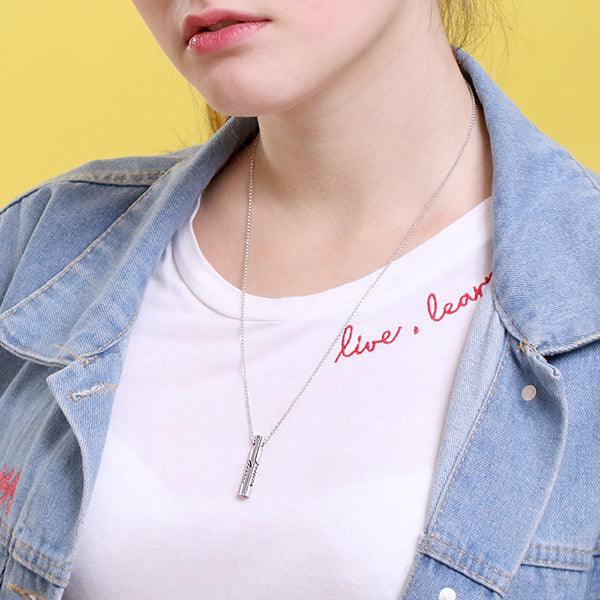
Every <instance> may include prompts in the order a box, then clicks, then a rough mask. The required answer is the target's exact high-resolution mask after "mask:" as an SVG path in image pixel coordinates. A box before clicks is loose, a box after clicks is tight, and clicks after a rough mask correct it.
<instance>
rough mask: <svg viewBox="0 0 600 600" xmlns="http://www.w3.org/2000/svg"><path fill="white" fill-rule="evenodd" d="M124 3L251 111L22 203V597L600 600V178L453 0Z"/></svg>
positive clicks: (207, 85) (2, 581)
mask: <svg viewBox="0 0 600 600" xmlns="http://www.w3.org/2000/svg"><path fill="white" fill-rule="evenodd" d="M135 4H136V6H137V8H138V10H139V11H140V13H141V15H142V17H143V18H144V19H145V21H146V23H147V24H148V26H149V27H150V29H151V30H152V32H153V34H154V35H155V37H156V39H157V40H158V42H159V43H160V44H161V46H162V47H163V49H164V50H165V52H166V53H167V55H168V56H169V58H170V59H171V60H172V62H173V64H174V65H175V66H176V67H177V68H178V69H179V70H180V71H181V73H182V74H183V75H184V77H186V78H187V79H188V80H189V81H190V82H191V83H193V84H194V85H195V86H196V87H197V88H198V89H199V90H200V92H201V93H202V94H203V96H204V97H205V98H206V99H207V101H208V102H209V104H210V105H211V106H212V107H213V108H216V109H218V110H219V111H220V112H222V113H225V114H228V115H235V116H234V117H232V118H230V119H229V120H228V121H227V122H226V123H225V124H224V125H223V126H222V127H221V128H220V129H219V130H218V131H217V132H216V134H215V135H214V136H213V137H212V138H211V139H210V140H209V141H208V142H207V143H206V144H204V145H202V146H195V147H192V148H186V149H183V150H180V151H177V152H173V153H170V154H166V155H162V156H151V157H121V158H115V159H111V160H98V161H91V162H90V163H86V164H84V165H81V166H79V167H77V168H76V169H73V170H72V171H69V172H68V173H63V174H61V175H58V176H57V177H55V178H53V179H52V180H49V181H47V182H43V183H41V184H39V185H38V186H36V187H35V188H33V189H31V190H29V191H28V192H26V193H25V194H23V195H22V196H20V197H19V198H17V199H15V200H14V201H13V202H12V203H11V204H10V205H9V206H8V207H6V208H5V209H4V211H3V212H2V213H1V216H0V235H1V237H2V239H3V240H5V241H6V242H5V246H6V247H7V248H8V250H7V251H5V252H4V255H5V256H6V257H7V260H6V262H5V264H3V265H2V267H1V269H0V283H1V286H0V291H1V292H2V295H1V296H0V298H2V304H1V305H0V366H1V368H0V393H1V394H2V395H1V396H0V422H1V423H2V424H3V428H2V430H1V431H0V463H2V464H3V465H4V467H3V471H2V478H1V481H2V494H1V496H0V502H1V503H0V507H1V508H2V509H3V512H2V521H0V524H1V525H2V527H1V528H0V534H1V537H0V567H2V568H0V574H1V575H0V599H2V600H4V598H6V599H7V600H8V599H9V598H17V597H19V596H20V597H22V598H26V599H34V600H42V599H44V600H54V599H58V598H61V597H64V598H70V599H72V600H75V599H77V600H92V599H93V600H100V599H104V598H127V599H128V600H132V599H137V598H139V599H142V598H143V599H144V600H148V599H150V598H152V599H159V598H160V599H163V598H190V599H191V598H200V597H202V598H211V599H219V600H220V599H225V598H239V597H247V598H256V599H258V598H261V599H264V598H278V599H279V598H285V599H286V600H295V599H299V598H303V599H305V598H311V599H321V598H323V599H325V598H328V599H330V598H344V599H345V600H347V599H349V598H361V599H365V598H377V599H382V598H390V599H392V598H402V599H404V600H409V599H410V600H413V599H414V600H417V599H418V600H425V599H439V600H463V599H473V600H475V599H484V598H489V599H490V600H491V599H492V598H497V597H498V596H500V597H503V598H508V599H511V600H533V599H536V600H537V599H539V598H549V599H550V598H552V599H553V600H554V599H567V598H568V599H569V600H573V599H582V600H583V599H585V600H595V599H596V598H597V597H598V596H599V595H600V590H599V586H600V565H599V558H598V555H599V554H600V550H599V546H600V544H599V543H598V540H599V534H600V531H599V526H598V523H599V522H600V478H599V473H598V469H597V464H598V461H599V460H600V445H599V444H598V437H597V432H598V430H599V429H598V427H599V426H600V403H598V402H597V400H598V390H599V389H600V369H599V368H598V365H599V364H600V342H599V341H598V340H599V338H600V333H599V332H600V309H599V308H598V307H599V306H600V303H598V288H597V283H595V282H597V281H598V280H600V268H599V265H600V261H599V260H598V259H599V258H600V257H599V251H598V231H599V228H600V211H599V210H598V207H599V206H600V177H599V176H598V174H597V173H594V172H592V171H591V170H589V169H587V168H586V167H584V166H583V165H581V164H580V163H578V162H577V161H576V160H575V159H574V158H573V157H572V156H571V155H570V154H569V153H568V152H567V151H566V150H565V149H563V148H561V147H560V146H559V145H557V144H556V143H555V142H554V141H553V140H551V139H550V138H549V137H548V136H546V135H545V134H544V133H542V132H541V131H540V130H538V129H537V128H536V127H535V126H534V125H533V123H531V122H530V121H528V120H527V119H526V118H525V116H524V115H523V114H522V113H521V112H520V111H519V110H518V108H517V107H516V106H515V105H514V104H513V103H512V102H511V101H510V100H509V99H508V97H507V96H505V95H504V94H503V93H502V91H501V90H500V88H499V87H497V86H496V85H495V83H494V82H493V80H492V79H491V78H490V77H489V75H488V74H487V73H486V72H485V71H484V70H483V68H482V67H481V66H480V65H479V64H478V63H477V62H476V61H475V59H474V58H473V57H472V56H470V55H469V54H468V53H467V52H466V51H464V50H463V49H462V48H458V47H454V46H452V45H450V44H449V42H448V38H447V35H446V34H447V32H446V30H445V29H444V27H443V26H442V21H443V20H442V17H441V10H440V7H439V6H438V5H437V4H436V3H426V2H396V1H392V0H390V1H389V2H378V3H375V5H369V7H368V10H366V9H365V5H364V4H359V3H357V2H351V3H350V4H349V3H348V2H345V3H341V2H340V1H338V0H328V1H327V2H320V3H319V4H318V6H317V5H311V3H306V2H304V3H297V2H279V3H277V5H273V6H272V7H267V8H258V7H257V8H256V9H254V8H252V7H244V12H243V14H242V13H240V12H236V13H235V14H233V15H232V14H231V13H223V12H216V11H213V10H212V9H210V10H209V9H208V8H207V7H202V8H196V7H189V6H187V5H184V3H171V2H151V1H150V0H137V1H136V2H135ZM239 8H240V7H236V10H237V9H239ZM230 20H234V21H244V22H245V24H242V25H240V24H237V25H236V24H232V25H230V24H229V21H230ZM219 21H221V23H220V25H222V26H225V27H224V28H223V29H222V31H221V32H216V33H214V32H203V31H202V30H203V29H204V28H208V29H217V28H218V27H220V25H219V24H218V22H219ZM211 23H213V25H211ZM254 115H259V116H258V117H254ZM250 242H251V243H250ZM292 409H293V411H292Z"/></svg>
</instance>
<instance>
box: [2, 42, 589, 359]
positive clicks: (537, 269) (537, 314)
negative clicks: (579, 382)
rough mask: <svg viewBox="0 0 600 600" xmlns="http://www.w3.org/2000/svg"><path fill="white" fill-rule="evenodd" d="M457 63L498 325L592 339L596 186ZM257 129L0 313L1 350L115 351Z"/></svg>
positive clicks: (242, 123) (145, 198) (191, 164)
mask: <svg viewBox="0 0 600 600" xmlns="http://www.w3.org/2000/svg"><path fill="white" fill-rule="evenodd" d="M454 54H455V57H456V59H457V61H458V64H459V66H460V68H461V70H462V72H463V75H464V76H465V77H466V78H467V79H468V80H469V82H470V83H471V84H472V86H473V90H474V92H475V95H476V97H477V99H478V101H479V102H480V103H481V105H482V108H483V112H484V117H485V120H486V125H487V128H488V132H489V137H490V143H491V150H492V160H493V182H492V206H493V209H492V214H493V221H494V223H493V246H494V251H493V278H492V282H491V283H492V285H491V290H492V294H493V298H494V303H495V307H496V309H497V311H498V314H499V316H500V318H501V320H502V322H503V324H504V326H505V327H506V329H507V330H508V331H509V332H510V333H511V334H512V335H513V336H515V337H516V338H518V339H519V340H521V341H526V342H528V343H529V344H531V345H533V346H534V347H536V348H537V349H538V350H539V351H540V352H541V353H542V354H553V353H557V352H560V351H564V350H567V349H570V348H574V347H577V346H579V345H582V344H584V343H586V342H589V341H592V340H593V339H597V338H600V302H598V293H597V291H596V287H595V284H594V283H593V282H597V281H600V261H599V260H598V258H599V256H598V250H597V247H598V233H597V232H598V231H599V230H600V211H599V210H598V206H599V201H600V189H599V187H598V185H597V184H596V183H595V182H594V181H593V180H592V178H591V176H590V174H589V173H586V171H585V170H584V168H583V167H582V165H581V164H579V163H578V162H577V161H576V160H575V159H574V158H573V157H572V156H571V155H570V154H569V153H568V152H567V151H566V150H565V149H564V148H562V147H561V146H559V145H558V144H557V143H556V142H554V141H553V140H552V139H551V138H550V137H548V136H547V135H545V134H544V133H543V132H541V131H540V130H539V129H538V128H537V127H536V126H535V125H534V124H533V123H532V122H531V121H530V120H528V119H527V118H526V117H525V115H524V114H523V113H522V112H521V111H520V110H519V109H518V108H517V106H516V105H515V104H514V103H513V102H512V101H511V100H510V99H509V98H508V96H507V95H506V94H505V93H504V92H503V91H502V90H501V89H500V87H498V85H497V84H496V83H495V82H494V80H493V79H492V78H491V77H490V76H489V75H488V73H487V72H486V71H485V70H484V69H483V68H482V66H481V65H480V64H479V63H478V62H477V61H476V60H475V58H474V57H473V56H471V55H470V54H468V53H467V52H466V51H464V50H462V49H461V48H455V49H454ZM257 131H258V121H257V119H256V118H255V117H232V118H230V119H229V120H228V121H227V122H226V123H225V125H224V126H223V127H222V128H221V129H220V130H219V131H218V132H217V133H216V134H215V135H214V136H213V137H212V138H211V139H210V140H209V141H208V142H207V143H206V144H203V145H200V146H199V147H198V149H197V150H195V151H193V152H190V154H189V155H187V156H186V157H185V158H184V159H182V160H181V161H179V162H178V163H176V164H175V165H174V166H173V167H172V168H170V169H169V170H168V171H166V172H165V173H164V174H163V175H161V176H160V177H159V178H158V179H157V180H156V181H155V182H154V183H152V185H150V186H149V187H148V188H147V189H146V191H145V192H144V193H143V194H141V196H139V197H138V198H137V199H136V200H135V201H134V202H133V203H132V204H131V206H129V208H128V209H127V211H126V212H125V213H124V214H122V215H121V216H119V217H118V218H117V219H116V221H115V222H114V223H112V224H111V226H110V227H109V228H108V229H107V230H106V231H105V232H104V233H103V234H102V235H100V236H99V238H97V239H96V240H94V242H92V243H91V244H90V245H89V246H88V247H87V248H86V249H85V250H84V251H83V252H82V253H81V254H80V255H79V256H78V257H77V258H76V259H75V260H73V261H71V263H70V264H69V265H68V266H67V267H65V269H63V271H61V273H60V274H59V275H57V276H55V277H53V278H52V279H50V280H49V281H47V282H45V283H44V284H43V285H41V286H40V287H39V288H38V289H37V290H36V291H34V292H33V293H31V294H29V295H28V296H27V297H25V298H24V299H23V300H21V301H20V302H19V303H18V304H16V305H14V306H13V307H12V308H8V309H7V310H5V311H4V312H3V313H1V314H0V344H2V345H3V346H5V347H7V348H8V349H10V350H12V351H13V352H14V353H15V354H18V355H21V356H24V357H26V358H29V359H31V360H34V361H38V362H41V363H46V364H52V365H56V364H60V365H67V364H69V362H70V361H72V360H73V356H75V357H78V358H80V359H81V358H83V357H85V356H93V355H95V354H98V353H100V352H102V351H103V350H105V349H107V348H110V347H111V346H112V345H114V344H115V343H116V342H117V341H118V340H120V339H121V338H122V337H123V336H124V335H125V334H126V333H127V331H128V329H129V327H130V326H131V325H132V323H133V321H134V319H135V317H136V315H137V310H138V309H139V305H140V301H141V296H142V293H143V289H144V287H145V284H146V282H147V279H148V277H149V276H150V274H151V272H152V269H153V267H154V265H155V264H156V262H157V260H158V259H159V257H160V255H161V253H162V252H163V250H164V248H165V246H166V245H167V244H168V242H169V240H170V239H171V237H172V236H173V235H174V233H175V231H176V230H177V228H178V227H180V226H181V225H183V224H184V223H185V222H186V220H187V219H189V217H190V216H191V214H192V212H193V210H194V207H195V203H196V200H197V198H198V196H199V195H200V193H201V192H202V190H203V189H204V188H205V187H206V186H207V185H208V183H209V181H210V180H211V178H212V177H213V175H215V174H216V173H217V171H218V170H219V169H221V167H223V166H224V165H225V163H226V162H227V160H228V158H229V157H230V156H231V154H232V153H233V152H234V151H235V150H236V149H237V148H239V147H240V146H241V144H243V143H247V142H249V141H250V140H251V138H252V137H254V135H255V134H256V133H257ZM175 199H176V200H175ZM124 241H126V243H124ZM117 256H118V257H119V258H118V260H116V259H115V257H117ZM31 269H35V265H31ZM25 279H27V277H25ZM90 281H93V282H94V284H93V285H90ZM13 283H14V284H15V285H18V281H17V282H13ZM12 297H20V296H19V295H18V294H16V295H13V296H12ZM40 323H44V325H43V326H40Z"/></svg>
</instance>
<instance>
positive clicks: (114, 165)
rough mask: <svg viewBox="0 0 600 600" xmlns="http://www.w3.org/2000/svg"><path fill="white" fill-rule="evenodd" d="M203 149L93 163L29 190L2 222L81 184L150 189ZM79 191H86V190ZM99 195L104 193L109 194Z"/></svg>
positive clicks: (3, 214) (1, 214)
mask: <svg viewBox="0 0 600 600" xmlns="http://www.w3.org/2000/svg"><path fill="white" fill-rule="evenodd" d="M199 147H200V145H195V146H189V147H186V148H182V149H180V150H175V151H173V152H168V153H163V154H155V155H149V156H120V157H116V158H101V159H95V160H90V161H88V162H85V163H82V164H80V165H77V166H76V167H74V168H72V169H69V170H68V171H65V172H63V173H59V174H57V175H54V176H53V177H51V178H49V179H45V180H43V181H40V182H38V183H36V184H35V185H33V186H31V187H29V188H27V189H26V190H25V191H23V192H22V193H21V194H19V195H18V196H17V197H16V198H13V199H12V200H11V201H10V202H8V204H6V205H5V206H4V207H2V208H1V209H0V219H4V218H8V217H7V216H6V215H7V214H10V213H15V212H18V211H19V210H21V208H23V207H22V206H21V205H22V204H32V203H34V202H40V201H43V199H44V198H48V194H49V193H50V192H56V191H59V190H61V191H63V190H68V189H69V188H72V187H77V184H80V183H88V184H90V186H89V187H93V186H101V187H102V186H104V187H106V188H109V187H113V186H115V187H117V186H125V187H126V186H132V187H148V186H150V185H152V184H153V183H154V182H155V181H156V180H157V179H158V178H159V177H160V176H161V175H163V174H164V173H166V172H167V171H168V170H169V169H170V168H171V167H173V166H174V165H175V164H177V163H178V162H179V161H180V160H183V159H184V158H186V157H188V156H189V155H190V154H192V153H194V152H195V151H197V150H198V148H199ZM70 184H74V185H70ZM78 189H82V186H79V187H78ZM98 191H99V192H100V193H102V191H106V190H101V189H99V190H98ZM25 208H28V207H25Z"/></svg>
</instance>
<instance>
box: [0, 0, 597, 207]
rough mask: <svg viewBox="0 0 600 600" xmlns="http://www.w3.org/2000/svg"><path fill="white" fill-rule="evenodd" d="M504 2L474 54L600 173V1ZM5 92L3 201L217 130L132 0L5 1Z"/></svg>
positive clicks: (0, 48) (0, 34)
mask: <svg viewBox="0 0 600 600" xmlns="http://www.w3.org/2000/svg"><path fill="white" fill-rule="evenodd" d="M499 1H500V2H502V1H503V2H504V3H503V4H502V5H501V12H502V14H503V15H504V19H505V23H506V26H507V27H508V31H507V32H506V36H505V34H504V33H503V32H502V31H501V30H500V29H499V28H494V29H493V30H492V31H491V34H490V36H489V37H488V38H487V39H486V40H485V41H484V42H483V43H482V45H481V46H480V48H479V49H478V50H475V51H473V52H472V53H473V55H474V56H475V57H476V58H477V59H478V60H479V61H481V63H482V65H483V66H484V68H485V69H486V70H487V71H488V72H489V73H490V74H491V75H492V77H493V78H494V79H495V80H496V81H497V82H498V83H499V85H500V86H501V87H502V89H503V90H504V91H505V92H506V93H507V94H508V95H509V96H510V97H511V98H512V99H513V101H515V102H516V104H517V105H518V106H519V107H520V108H521V110H522V111H523V112H524V113H525V115H526V116H528V117H529V118H530V119H531V120H532V121H533V122H534V123H535V124H536V125H537V126H538V127H539V128H540V129H542V131H544V132H546V133H547V134H549V135H550V136H551V137H553V138H554V139H555V140H556V141H557V142H559V143H560V144H562V145H563V146H564V147H565V148H567V149H568V150H569V151H570V152H572V153H573V155H574V156H575V157H576V158H578V159H579V160H580V161H581V162H583V163H584V164H586V165H588V166H590V167H592V168H593V169H595V170H597V171H600V108H599V107H600V77H599V72H600V35H599V32H598V23H599V22H600V2H598V0H578V2H577V3H575V4H574V3H568V2H565V1H564V0H560V1H559V0H499ZM466 49H467V51H470V50H469V49H468V48H466ZM0 91H1V93H0V115H1V117H0V119H1V123H0V126H1V131H2V145H1V147H0V164H1V165H2V172H1V175H2V177H1V178H0V206H2V205H4V204H6V203H8V202H9V201H10V200H12V199H13V198H14V197H16V196H17V195H18V194H19V193H21V192H23V191H25V190H26V189H27V188H29V187H30V186H33V185H35V184H36V183H38V182H40V181H42V180H45V179H47V178H49V177H52V176H54V175H56V174H58V173H61V172H63V171H66V170H68V169H70V168H72V167H75V166H77V165H79V164H81V163H83V162H86V161H88V160H92V159H95V158H109V157H114V156H124V155H135V154H144V155H145V154H156V153H161V152H167V151H171V150H176V149H178V148H181V147H184V146H189V145H192V144H197V143H200V142H203V141H205V140H206V139H207V136H208V135H209V131H208V129H207V126H206V124H205V122H204V119H205V114H204V103H203V100H202V98H201V97H200V95H199V94H198V92H197V91H196V90H195V89H194V88H193V87H192V86H191V85H190V84H189V83H188V82H187V81H186V80H185V79H184V78H183V76H181V75H180V74H179V72H178V71H177V70H176V69H175V68H174V67H173V66H172V65H171V64H170V63H169V61H168V60H167V58H166V57H165V56H164V55H163V53H162V50H161V48H160V47H159V46H158V44H157V43H156V42H155V40H154V39H153V38H152V36H151V34H150V32H149V30H148V29H147V28H146V25H145V23H144V22H143V21H142V20H141V18H140V17H139V15H138V13H137V12H136V10H135V8H134V6H133V4H132V3H131V2H126V1H124V0H120V1H116V0H101V1H96V2H93V1H91V0H86V1H84V0H80V1H73V0H52V2H48V1H47V0H44V1H40V0H37V1H36V0H29V1H28V2H5V3H3V6H2V19H1V20H0Z"/></svg>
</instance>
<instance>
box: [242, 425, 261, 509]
mask: <svg viewBox="0 0 600 600" xmlns="http://www.w3.org/2000/svg"><path fill="white" fill-rule="evenodd" d="M262 450H263V437H262V435H255V436H254V439H253V441H252V446H251V448H250V451H249V452H248V460H247V461H246V468H245V469H244V475H243V477H242V481H241V483H240V488H239V490H238V496H240V497H242V498H250V494H251V493H252V486H253V485H254V477H255V476H256V470H257V469H258V465H259V464H260V462H259V461H260V457H261V455H262Z"/></svg>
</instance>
